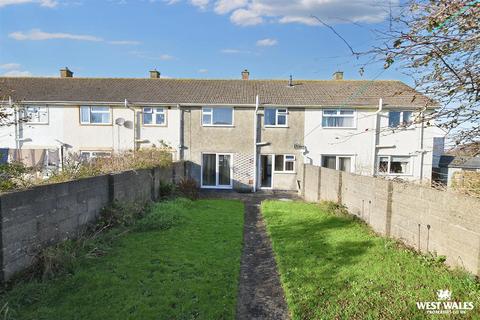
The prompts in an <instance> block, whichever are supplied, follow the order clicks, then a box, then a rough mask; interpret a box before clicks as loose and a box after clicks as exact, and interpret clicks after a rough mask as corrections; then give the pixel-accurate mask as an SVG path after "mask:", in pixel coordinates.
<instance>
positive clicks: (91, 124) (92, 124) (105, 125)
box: [80, 123, 112, 127]
mask: <svg viewBox="0 0 480 320" xmlns="http://www.w3.org/2000/svg"><path fill="white" fill-rule="evenodd" d="M80 125H81V126H100V127H108V126H112V124H111V123H80Z"/></svg>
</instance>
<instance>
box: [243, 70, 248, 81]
mask: <svg viewBox="0 0 480 320" xmlns="http://www.w3.org/2000/svg"><path fill="white" fill-rule="evenodd" d="M249 78H250V72H248V70H247V69H245V70H243V71H242V80H248V79H249Z"/></svg>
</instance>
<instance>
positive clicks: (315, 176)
mask: <svg viewBox="0 0 480 320" xmlns="http://www.w3.org/2000/svg"><path fill="white" fill-rule="evenodd" d="M304 170H305V175H304V181H303V188H302V190H301V192H302V196H303V197H304V199H305V200H307V201H311V202H317V201H320V200H330V201H335V202H337V203H341V204H343V205H345V206H346V207H347V208H348V210H349V212H350V213H352V214H354V215H356V216H358V217H359V218H361V219H362V220H364V221H365V222H367V223H368V224H369V225H370V226H371V227H372V228H373V229H374V230H375V231H376V232H378V233H380V234H382V235H385V236H389V237H392V238H395V239H397V240H400V241H402V242H403V243H405V244H406V245H408V246H410V247H412V248H415V249H417V250H419V251H422V252H436V253H437V254H439V255H445V256H446V257H447V263H448V264H449V265H451V266H460V267H463V268H465V269H466V270H468V271H469V272H471V273H473V274H476V275H480V200H479V199H476V198H473V197H468V196H464V195H460V194H455V193H451V192H446V191H439V190H434V189H431V188H427V187H424V186H420V185H415V184H411V183H403V182H394V181H388V180H385V179H380V178H374V177H367V176H360V175H355V174H350V173H346V172H341V171H336V170H332V169H327V168H320V167H317V166H313V165H305V168H304Z"/></svg>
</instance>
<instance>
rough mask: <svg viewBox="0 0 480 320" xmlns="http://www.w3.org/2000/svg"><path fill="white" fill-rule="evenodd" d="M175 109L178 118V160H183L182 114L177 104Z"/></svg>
mask: <svg viewBox="0 0 480 320" xmlns="http://www.w3.org/2000/svg"><path fill="white" fill-rule="evenodd" d="M177 109H178V117H179V122H180V129H179V130H180V132H179V133H178V138H179V139H178V140H179V141H178V145H179V146H178V160H184V159H183V158H184V153H183V148H184V143H185V142H184V140H185V136H184V126H185V124H184V114H183V109H182V108H181V107H180V104H177Z"/></svg>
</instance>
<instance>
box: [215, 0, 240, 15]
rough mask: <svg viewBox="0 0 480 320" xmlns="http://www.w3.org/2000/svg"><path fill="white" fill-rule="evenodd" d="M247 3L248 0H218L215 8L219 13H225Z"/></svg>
mask: <svg viewBox="0 0 480 320" xmlns="http://www.w3.org/2000/svg"><path fill="white" fill-rule="evenodd" d="M247 3H248V0H218V1H217V2H215V6H214V10H215V12H216V13H218V14H225V13H229V12H230V11H232V10H235V9H238V8H241V7H243V6H245V5H246V4H247Z"/></svg>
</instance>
